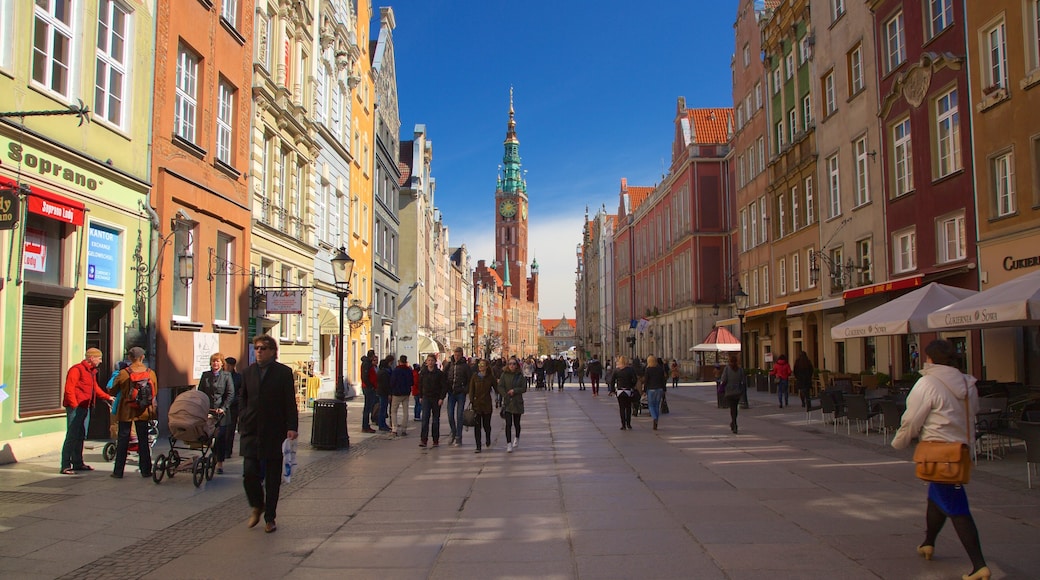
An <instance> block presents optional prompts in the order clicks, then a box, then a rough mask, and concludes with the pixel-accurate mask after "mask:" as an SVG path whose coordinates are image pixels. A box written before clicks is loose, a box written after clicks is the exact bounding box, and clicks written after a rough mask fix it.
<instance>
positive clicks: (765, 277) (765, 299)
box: [762, 264, 769, 304]
mask: <svg viewBox="0 0 1040 580" xmlns="http://www.w3.org/2000/svg"><path fill="white" fill-rule="evenodd" d="M762 303H763V304H768V303H769V264H766V265H765V266H762Z"/></svg>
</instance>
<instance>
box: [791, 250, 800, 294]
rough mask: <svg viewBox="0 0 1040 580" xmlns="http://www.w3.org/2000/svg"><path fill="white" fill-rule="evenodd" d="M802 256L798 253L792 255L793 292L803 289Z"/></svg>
mask: <svg viewBox="0 0 1040 580" xmlns="http://www.w3.org/2000/svg"><path fill="white" fill-rule="evenodd" d="M801 269H802V255H801V254H799V253H798V252H795V253H793V254H791V292H798V291H800V290H801V289H802V272H801Z"/></svg>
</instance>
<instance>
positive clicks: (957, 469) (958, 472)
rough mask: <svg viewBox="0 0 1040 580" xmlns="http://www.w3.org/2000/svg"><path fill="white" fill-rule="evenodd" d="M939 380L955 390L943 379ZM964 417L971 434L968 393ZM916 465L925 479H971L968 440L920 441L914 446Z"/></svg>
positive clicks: (956, 482) (948, 481) (959, 481)
mask: <svg viewBox="0 0 1040 580" xmlns="http://www.w3.org/2000/svg"><path fill="white" fill-rule="evenodd" d="M937 380H938V379H937ZM939 382H940V383H943V386H944V387H946V389H947V390H949V391H950V392H951V393H952V392H953V389H950V387H949V386H948V385H947V384H946V383H944V382H943V381H942V380H939ZM964 417H965V419H966V423H965V426H966V427H967V429H968V433H969V436H970V433H971V415H970V412H969V410H968V397H967V393H965V397H964ZM914 465H915V475H917V478H918V479H920V480H923V481H928V482H931V483H946V484H953V485H959V484H964V483H968V481H970V480H971V452H970V450H969V449H968V444H967V443H966V442H965V443H952V442H946V441H919V442H918V443H917V447H915V448H914Z"/></svg>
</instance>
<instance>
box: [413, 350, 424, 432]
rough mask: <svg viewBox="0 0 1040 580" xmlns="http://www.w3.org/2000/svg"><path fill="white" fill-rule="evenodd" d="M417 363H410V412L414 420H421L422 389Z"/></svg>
mask: <svg viewBox="0 0 1040 580" xmlns="http://www.w3.org/2000/svg"><path fill="white" fill-rule="evenodd" d="M420 370H421V369H420V368H419V363H417V362H416V363H412V412H413V413H415V418H414V421H415V422H417V423H418V422H419V421H422V390H421V389H420V387H419V371H420Z"/></svg>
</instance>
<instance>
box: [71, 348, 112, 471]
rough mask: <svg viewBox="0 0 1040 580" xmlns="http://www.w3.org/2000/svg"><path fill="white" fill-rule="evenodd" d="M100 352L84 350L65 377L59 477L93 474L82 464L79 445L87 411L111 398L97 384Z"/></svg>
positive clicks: (87, 416)
mask: <svg viewBox="0 0 1040 580" xmlns="http://www.w3.org/2000/svg"><path fill="white" fill-rule="evenodd" d="M100 364H101V351H100V350H99V349H96V348H88V349H87V352H86V353H85V354H84V356H83V360H82V361H80V362H78V363H76V364H74V365H72V367H70V368H69V370H68V372H67V373H66V374H65V395H64V397H63V398H62V403H61V404H62V406H63V407H65V425H66V426H65V443H64V444H63V445H62V446H61V466H60V467H59V472H60V473H61V474H62V475H75V474H76V472H77V471H94V468H93V467H91V466H89V465H87V464H86V463H84V462H83V444H84V442H85V441H86V440H87V426H88V425H89V424H90V410H91V409H93V408H94V403H95V401H96V400H97V399H101V400H103V401H108V402H110V403H111V402H112V396H111V395H109V394H108V393H106V392H105V390H104V389H102V388H101V385H99V384H98V382H97V374H98V365H100Z"/></svg>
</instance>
